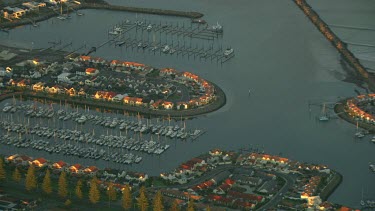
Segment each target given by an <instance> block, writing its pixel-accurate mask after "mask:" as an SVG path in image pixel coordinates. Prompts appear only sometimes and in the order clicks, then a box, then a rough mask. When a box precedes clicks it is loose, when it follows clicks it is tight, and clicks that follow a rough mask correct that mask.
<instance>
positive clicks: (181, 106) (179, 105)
mask: <svg viewBox="0 0 375 211" xmlns="http://www.w3.org/2000/svg"><path fill="white" fill-rule="evenodd" d="M176 108H177V110H182V109H188V108H189V104H188V103H186V102H178V103H177V106H176Z"/></svg>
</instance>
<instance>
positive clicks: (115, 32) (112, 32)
mask: <svg viewBox="0 0 375 211" xmlns="http://www.w3.org/2000/svg"><path fill="white" fill-rule="evenodd" d="M108 34H109V35H118V31H109V32H108Z"/></svg>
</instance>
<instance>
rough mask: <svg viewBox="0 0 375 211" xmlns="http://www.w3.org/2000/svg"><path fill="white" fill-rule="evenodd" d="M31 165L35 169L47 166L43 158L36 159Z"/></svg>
mask: <svg viewBox="0 0 375 211" xmlns="http://www.w3.org/2000/svg"><path fill="white" fill-rule="evenodd" d="M32 164H34V165H35V166H36V167H39V168H41V167H44V166H46V165H47V160H46V159H44V158H38V159H35V160H33V162H32Z"/></svg>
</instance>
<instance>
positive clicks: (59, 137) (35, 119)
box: [0, 99, 205, 164]
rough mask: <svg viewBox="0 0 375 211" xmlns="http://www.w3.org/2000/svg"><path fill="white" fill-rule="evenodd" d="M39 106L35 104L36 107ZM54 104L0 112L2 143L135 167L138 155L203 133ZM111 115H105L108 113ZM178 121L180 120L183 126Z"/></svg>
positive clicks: (16, 106) (17, 106) (14, 106)
mask: <svg viewBox="0 0 375 211" xmlns="http://www.w3.org/2000/svg"><path fill="white" fill-rule="evenodd" d="M36 105H38V106H36ZM60 107H62V108H60V109H59V110H56V111H55V110H54V108H53V106H52V104H50V105H46V104H41V103H36V102H33V103H25V102H18V103H16V100H15V99H13V100H12V103H11V104H8V103H6V104H5V105H4V107H3V108H2V114H1V118H2V119H3V121H1V122H0V128H1V130H2V133H3V134H6V135H4V136H3V137H2V139H1V140H0V143H1V144H3V145H9V146H13V147H16V148H28V149H34V150H38V151H45V152H48V153H51V154H60V155H64V156H65V155H68V156H76V157H79V158H87V159H95V160H99V159H101V160H104V161H109V162H114V163H119V164H137V163H140V162H141V161H142V156H144V155H145V154H148V155H161V154H163V153H164V152H165V151H166V150H168V149H169V148H170V144H171V143H173V142H172V141H173V140H177V139H179V140H196V139H197V138H198V137H199V136H201V135H203V133H204V132H205V131H203V130H198V129H195V130H188V129H187V128H186V123H185V122H183V125H180V124H178V123H177V124H176V123H171V120H170V119H169V121H164V120H160V122H159V119H157V120H156V122H154V123H151V121H152V119H144V118H142V117H140V115H137V116H119V115H115V116H108V115H105V114H104V113H99V112H97V111H90V108H87V109H85V110H84V111H82V109H79V108H78V107H76V108H68V105H64V106H60ZM107 114H109V113H107ZM181 123H182V122H181Z"/></svg>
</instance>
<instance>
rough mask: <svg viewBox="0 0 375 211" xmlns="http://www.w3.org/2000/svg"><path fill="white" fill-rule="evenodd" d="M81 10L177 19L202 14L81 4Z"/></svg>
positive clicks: (197, 16)
mask: <svg viewBox="0 0 375 211" xmlns="http://www.w3.org/2000/svg"><path fill="white" fill-rule="evenodd" d="M81 8H82V9H101V10H114V11H125V12H136V13H147V14H154V15H167V16H178V17H186V18H201V17H203V14H202V13H199V12H185V11H176V10H163V9H153V8H142V7H127V6H116V5H110V4H94V3H82V5H81Z"/></svg>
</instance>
